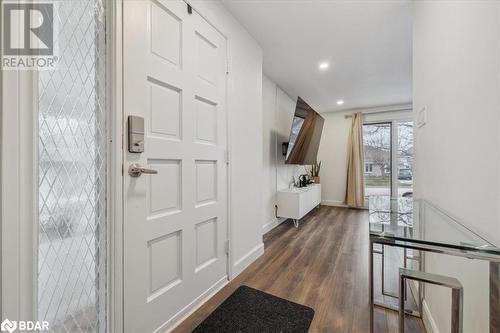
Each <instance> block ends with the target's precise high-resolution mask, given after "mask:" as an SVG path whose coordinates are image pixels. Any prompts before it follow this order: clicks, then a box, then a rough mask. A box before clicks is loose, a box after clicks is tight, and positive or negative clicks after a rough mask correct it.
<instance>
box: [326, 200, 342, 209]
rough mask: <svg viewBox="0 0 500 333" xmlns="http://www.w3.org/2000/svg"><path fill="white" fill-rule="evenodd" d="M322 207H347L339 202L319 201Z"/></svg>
mask: <svg viewBox="0 0 500 333" xmlns="http://www.w3.org/2000/svg"><path fill="white" fill-rule="evenodd" d="M321 204H322V205H323V206H334V207H348V206H347V205H346V204H345V203H344V202H343V201H339V200H321Z"/></svg>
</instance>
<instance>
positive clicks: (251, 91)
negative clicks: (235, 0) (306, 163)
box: [189, 0, 264, 277]
mask: <svg viewBox="0 0 500 333" xmlns="http://www.w3.org/2000/svg"><path fill="white" fill-rule="evenodd" d="M189 2H190V3H191V4H192V6H193V8H195V9H196V10H197V11H198V12H200V14H201V15H202V16H204V17H205V18H206V19H207V20H208V21H209V22H211V23H212V24H214V25H215V26H216V28H217V29H219V30H220V31H221V32H222V33H223V34H224V35H225V36H226V37H227V38H228V49H229V76H228V87H227V89H228V100H227V102H228V103H227V105H228V116H229V142H230V144H229V145H230V147H229V149H230V170H229V172H230V198H229V203H230V220H231V225H230V234H231V247H232V258H231V261H232V263H231V264H232V269H231V271H232V272H231V273H232V277H234V276H236V275H237V274H239V273H240V272H241V271H242V270H243V269H244V268H245V267H247V266H248V265H249V264H250V263H251V262H252V261H254V260H255V259H256V258H257V257H258V256H260V255H261V254H262V253H264V244H263V243H262V200H261V197H262V195H261V193H262V184H261V182H260V181H259V180H260V179H261V177H262V174H263V172H262V171H263V169H262V49H261V48H260V46H259V45H258V44H257V42H256V41H255V40H254V39H253V38H252V37H251V36H250V34H248V32H247V31H246V30H245V29H244V28H243V27H242V26H241V25H240V24H239V23H238V21H236V19H235V18H234V17H233V16H232V15H231V14H230V13H229V12H228V11H227V10H226V9H225V8H224V7H223V6H222V4H221V3H220V2H219V1H208V0H193V1H189Z"/></svg>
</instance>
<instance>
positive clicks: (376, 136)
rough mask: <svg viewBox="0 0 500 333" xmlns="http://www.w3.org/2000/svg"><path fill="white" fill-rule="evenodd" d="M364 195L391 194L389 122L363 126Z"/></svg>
mask: <svg viewBox="0 0 500 333" xmlns="http://www.w3.org/2000/svg"><path fill="white" fill-rule="evenodd" d="M363 143H364V148H365V195H366V196H370V195H391V124H390V123H383V124H369V125H364V126H363Z"/></svg>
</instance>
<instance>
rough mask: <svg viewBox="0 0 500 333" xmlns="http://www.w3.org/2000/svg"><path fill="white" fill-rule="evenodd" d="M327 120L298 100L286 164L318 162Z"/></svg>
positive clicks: (300, 99)
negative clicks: (324, 124) (324, 125)
mask: <svg viewBox="0 0 500 333" xmlns="http://www.w3.org/2000/svg"><path fill="white" fill-rule="evenodd" d="M324 122H325V120H324V119H323V117H321V116H320V115H319V114H318V113H317V112H316V111H314V110H313V108H311V107H310V106H309V105H308V104H307V103H306V102H305V101H304V100H303V99H302V98H300V97H298V98H297V105H296V107H295V115H294V117H293V121H292V129H291V130H290V139H289V140H288V150H287V152H286V159H285V163H286V164H300V165H311V164H313V163H314V162H316V158H317V155H318V149H319V142H320V140H321V132H322V131H323V123H324Z"/></svg>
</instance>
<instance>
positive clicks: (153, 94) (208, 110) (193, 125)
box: [123, 0, 227, 332]
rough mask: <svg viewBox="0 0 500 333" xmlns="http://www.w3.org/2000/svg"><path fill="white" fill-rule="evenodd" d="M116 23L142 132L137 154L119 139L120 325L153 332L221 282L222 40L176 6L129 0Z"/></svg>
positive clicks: (127, 101)
mask: <svg viewBox="0 0 500 333" xmlns="http://www.w3.org/2000/svg"><path fill="white" fill-rule="evenodd" d="M123 22H124V53H123V56H124V90H123V95H124V110H125V111H124V112H125V118H126V117H128V116H131V115H133V116H140V117H143V118H144V132H145V135H144V152H143V153H129V152H128V149H127V146H128V142H127V141H126V140H127V135H125V142H126V144H125V148H124V149H125V164H124V191H125V194H124V197H125V202H124V213H125V214H124V216H125V218H124V302H125V306H124V310H125V313H124V318H125V323H124V324H125V330H126V331H129V332H152V331H155V330H159V329H162V328H165V327H167V326H168V325H169V324H170V322H169V321H170V320H172V319H173V318H174V319H177V318H176V315H177V314H179V312H181V311H183V309H186V307H189V305H190V304H192V303H193V302H194V301H195V300H196V298H197V297H199V296H200V295H202V294H203V293H204V292H205V291H207V290H209V289H210V287H212V286H214V285H216V284H217V283H220V282H221V281H224V280H225V279H227V257H226V253H225V242H226V238H227V227H226V224H227V221H226V202H227V198H226V186H227V166H226V163H225V158H224V157H225V150H226V109H225V91H226V83H225V82H226V40H225V39H224V37H223V36H222V35H221V34H220V33H218V32H217V31H216V30H215V29H214V28H213V27H212V26H211V25H209V24H208V23H207V22H206V21H205V20H204V19H203V18H202V17H201V16H199V14H197V13H196V12H195V11H193V12H192V14H189V13H188V11H187V5H186V3H184V2H183V1H180V0H164V1H161V0H126V1H124V20H123ZM132 163H138V164H140V165H141V166H143V167H146V168H149V169H153V170H156V171H157V172H158V173H157V174H142V175H141V176H139V177H131V176H130V175H129V174H128V167H129V166H130V165H131V164H132Z"/></svg>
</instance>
